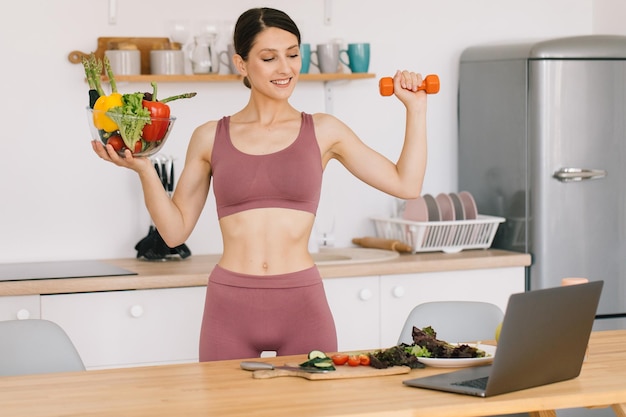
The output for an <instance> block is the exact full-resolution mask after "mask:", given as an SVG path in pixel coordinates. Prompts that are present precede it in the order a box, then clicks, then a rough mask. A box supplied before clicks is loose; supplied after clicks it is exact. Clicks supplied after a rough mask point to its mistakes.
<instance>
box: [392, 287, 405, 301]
mask: <svg viewBox="0 0 626 417" xmlns="http://www.w3.org/2000/svg"><path fill="white" fill-rule="evenodd" d="M391 293H392V294H393V296H394V297H396V298H402V297H404V294H406V291H405V289H404V287H403V286H401V285H399V286H397V287H393V290H391Z"/></svg>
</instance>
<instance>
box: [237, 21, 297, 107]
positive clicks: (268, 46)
mask: <svg viewBox="0 0 626 417" xmlns="http://www.w3.org/2000/svg"><path fill="white" fill-rule="evenodd" d="M239 65H240V71H241V73H242V75H244V76H247V77H248V80H249V81H250V84H251V86H252V88H253V89H256V90H259V91H260V92H263V93H265V94H266V95H269V96H273V97H277V98H280V97H289V96H290V95H291V93H292V91H293V89H294V87H295V85H296V82H297V81H298V75H299V74H300V68H301V67H302V58H301V56H300V48H299V46H298V38H297V37H296V36H295V35H294V34H292V33H290V32H287V31H286V30H283V29H278V28H273V27H272V28H267V29H265V30H264V31H263V32H260V33H259V34H258V35H257V37H256V39H255V42H254V44H253V45H252V49H251V50H250V53H249V55H248V60H247V61H245V62H244V61H241V62H240V64H239Z"/></svg>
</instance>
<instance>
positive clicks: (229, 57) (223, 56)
mask: <svg viewBox="0 0 626 417" xmlns="http://www.w3.org/2000/svg"><path fill="white" fill-rule="evenodd" d="M219 55H220V64H224V65H226V68H228V71H229V73H230V74H239V71H237V67H235V63H234V62H233V55H235V45H233V44H232V43H229V44H228V46H227V47H226V50H225V51H222V52H220V54H219Z"/></svg>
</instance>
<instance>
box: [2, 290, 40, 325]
mask: <svg viewBox="0 0 626 417" xmlns="http://www.w3.org/2000/svg"><path fill="white" fill-rule="evenodd" d="M39 303H40V301H39V295H15V296H6V297H0V320H16V319H17V320H26V319H38V318H40V317H41V316H40V304H39Z"/></svg>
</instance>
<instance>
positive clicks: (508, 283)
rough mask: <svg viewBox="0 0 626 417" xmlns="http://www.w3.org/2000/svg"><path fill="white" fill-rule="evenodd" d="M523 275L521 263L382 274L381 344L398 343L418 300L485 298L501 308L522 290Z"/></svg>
mask: <svg viewBox="0 0 626 417" xmlns="http://www.w3.org/2000/svg"><path fill="white" fill-rule="evenodd" d="M524 279H525V278H524V268H523V267H511V268H495V269H475V270H465V271H446V272H431V273H420V274H406V275H386V276H383V277H381V282H380V287H381V306H380V308H381V329H380V332H381V342H382V344H383V346H382V347H390V346H394V345H396V344H397V343H398V337H400V331H401V330H402V327H403V326H404V322H405V321H406V318H407V317H408V315H409V313H410V312H411V310H412V309H413V307H415V306H416V305H418V304H421V303H425V302H429V301H444V300H460V301H486V302H490V303H493V304H495V305H497V306H498V307H500V308H501V309H502V311H505V310H506V304H507V302H508V300H509V296H510V295H511V294H513V293H517V292H523V291H524ZM435 330H437V329H435Z"/></svg>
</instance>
